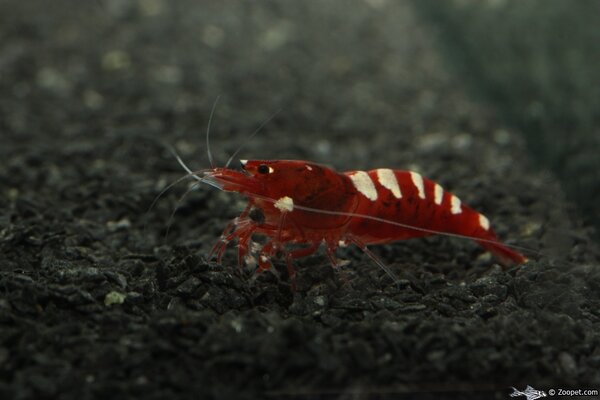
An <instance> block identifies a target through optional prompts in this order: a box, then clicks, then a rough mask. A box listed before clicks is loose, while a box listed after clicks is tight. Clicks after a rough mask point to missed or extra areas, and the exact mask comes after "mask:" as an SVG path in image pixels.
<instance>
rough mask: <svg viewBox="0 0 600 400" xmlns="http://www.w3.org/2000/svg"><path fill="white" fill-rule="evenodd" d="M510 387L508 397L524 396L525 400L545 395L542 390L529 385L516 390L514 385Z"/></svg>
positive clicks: (533, 399)
mask: <svg viewBox="0 0 600 400" xmlns="http://www.w3.org/2000/svg"><path fill="white" fill-rule="evenodd" d="M511 389H512V390H513V392H512V393H511V394H510V397H517V396H525V397H526V398H527V400H535V399H539V398H541V397H546V396H547V394H546V392H544V391H543V390H536V389H534V388H532V387H531V386H529V385H527V387H526V388H525V390H523V391H520V390H517V389H515V388H514V387H513V388H511Z"/></svg>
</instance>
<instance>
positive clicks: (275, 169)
mask: <svg viewBox="0 0 600 400" xmlns="http://www.w3.org/2000/svg"><path fill="white" fill-rule="evenodd" d="M179 161H180V163H181V164H182V165H183V166H184V168H186V170H187V171H188V172H189V173H190V174H191V175H192V176H194V178H196V179H197V180H199V181H202V182H205V183H208V184H210V185H212V186H215V187H217V188H219V189H222V190H225V191H229V192H237V193H240V194H242V195H244V196H246V197H247V199H248V204H247V206H246V208H245V210H244V211H243V212H242V214H241V215H240V216H239V217H237V218H235V219H234V220H233V221H232V222H231V223H230V224H229V225H228V226H227V228H226V229H225V231H224V232H223V234H222V236H221V239H220V240H219V241H218V243H217V244H216V245H215V246H214V247H213V249H212V251H211V257H212V256H213V255H215V254H216V257H217V260H218V261H219V262H220V260H221V258H222V256H223V253H224V251H225V249H226V247H227V245H228V244H229V243H230V242H231V241H233V240H237V241H238V263H239V264H240V265H242V263H244V262H247V261H249V260H254V257H253V255H252V251H253V250H254V249H253V247H254V246H252V241H251V237H252V235H254V234H260V235H264V236H265V237H267V238H268V241H267V242H266V243H265V244H264V245H263V246H262V248H261V249H260V250H258V270H259V271H262V270H267V269H269V268H271V259H272V258H273V257H274V256H280V257H281V256H282V257H284V258H285V260H286V262H287V267H288V271H289V275H290V278H291V279H292V280H293V277H294V274H295V272H294V268H293V260H294V259H297V258H301V257H305V256H308V255H310V254H312V253H314V252H315V251H316V250H317V249H318V248H319V246H320V245H321V244H322V243H323V244H324V246H325V249H326V254H327V256H328V258H329V260H330V261H331V263H332V264H333V266H334V267H335V266H337V265H338V260H337V258H336V257H335V251H336V249H337V248H338V247H339V246H345V245H347V244H354V245H356V246H358V247H359V248H361V249H362V250H363V251H364V252H365V253H366V254H367V255H369V256H370V257H371V258H372V259H373V260H374V261H375V262H376V263H377V264H379V265H380V266H382V267H383V268H384V269H385V270H386V272H388V274H390V275H391V276H392V278H394V279H397V278H395V275H394V274H393V273H392V272H391V271H390V270H389V269H388V268H387V267H386V266H385V265H384V264H383V263H382V262H381V261H379V260H378V259H377V258H376V257H375V256H374V254H373V253H372V252H371V251H370V250H369V249H368V248H367V246H368V245H372V244H383V243H390V242H395V241H399V240H404V239H410V238H414V237H422V236H427V235H433V234H444V235H449V236H457V237H463V238H470V239H473V240H475V241H476V242H477V243H479V244H480V245H481V246H483V247H484V248H485V249H487V250H489V251H490V252H491V253H492V254H493V255H494V256H495V257H496V258H497V259H498V261H499V262H500V263H501V264H502V265H504V266H510V265H517V264H522V263H524V262H525V261H526V260H527V259H526V258H525V257H524V256H523V255H522V254H520V253H518V252H516V251H515V250H512V249H510V248H508V247H507V246H505V245H503V244H502V243H500V242H499V241H498V239H497V237H496V234H495V233H494V231H493V230H492V229H491V227H490V223H489V220H488V219H487V218H486V217H485V216H483V215H482V214H480V213H478V212H477V211H475V210H473V209H472V208H470V207H468V206H466V205H465V204H463V203H462V202H461V201H460V200H459V198H458V197H457V196H455V195H454V194H452V193H450V192H447V191H445V190H444V189H443V188H442V187H441V186H440V185H439V184H437V183H435V182H433V181H430V180H428V179H425V178H423V177H422V176H421V175H420V174H418V173H416V172H411V171H401V170H392V169H387V168H381V169H374V170H370V171H366V172H365V171H348V172H342V173H339V172H336V171H334V170H333V169H331V168H328V167H326V166H324V165H319V164H316V163H312V162H307V161H294V160H275V161H273V160H249V161H248V160H241V164H242V170H241V171H237V170H233V169H229V168H227V166H226V167H225V168H212V169H210V170H207V171H204V172H202V173H203V174H204V175H203V176H201V175H198V174H200V173H193V172H192V171H190V170H189V169H188V168H187V167H185V165H184V164H183V162H182V161H181V160H180V159H179ZM227 165H229V162H228V163H227Z"/></svg>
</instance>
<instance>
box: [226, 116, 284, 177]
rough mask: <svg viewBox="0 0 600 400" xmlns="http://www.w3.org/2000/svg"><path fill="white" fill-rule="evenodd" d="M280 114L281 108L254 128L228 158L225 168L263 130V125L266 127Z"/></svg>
mask: <svg viewBox="0 0 600 400" xmlns="http://www.w3.org/2000/svg"><path fill="white" fill-rule="evenodd" d="M280 112H281V108H280V109H279V110H277V111H275V112H274V113H273V114H271V116H270V117H269V118H267V119H266V120H264V121H263V123H262V124H260V126H259V127H258V128H256V130H255V131H254V132H253V133H252V135H250V136H248V138H247V139H246V140H244V143H242V144H241V145H240V147H238V148H237V150H236V151H235V152H234V153H233V154H232V155H231V157H229V160H227V163H226V164H225V168H228V167H229V164H231V162H232V161H233V159H234V157H235V156H237V155H238V153H239V152H240V151H241V150H242V149H243V148H244V146H246V145H247V144H248V142H249V141H250V139H252V138H253V137H254V136H256V135H257V134H258V132H260V130H261V129H262V128H264V127H265V125H267V124H268V123H269V122H270V121H271V120H272V119H273V118H275V117H276V116H277V114H279V113H280Z"/></svg>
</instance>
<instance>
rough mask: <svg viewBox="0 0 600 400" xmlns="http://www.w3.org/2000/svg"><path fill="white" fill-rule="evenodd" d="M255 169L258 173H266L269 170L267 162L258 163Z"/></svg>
mask: <svg viewBox="0 0 600 400" xmlns="http://www.w3.org/2000/svg"><path fill="white" fill-rule="evenodd" d="M256 170H257V171H258V173H259V174H268V173H269V172H270V171H269V170H270V168H269V167H268V166H267V164H260V165H259V166H258V168H257V169H256Z"/></svg>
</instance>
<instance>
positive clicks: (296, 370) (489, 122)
mask: <svg viewBox="0 0 600 400" xmlns="http://www.w3.org/2000/svg"><path fill="white" fill-rule="evenodd" d="M49 7H50V6H49V3H47V2H43V1H29V2H15V1H12V2H11V1H7V2H2V3H0V93H1V95H0V135H1V140H2V145H1V147H0V398H3V399H4V398H6V399H29V398H32V399H33V398H35V399H45V398H60V399H75V398H76V399H81V398H134V397H136V398H223V399H226V398H280V397H281V398H314V399H324V398H332V399H350V398H353V399H354V398H357V399H358V398H369V399H370V398H378V399H383V398H390V399H391V398H394V399H395V398H406V399H409V398H431V399H433V398H485V399H490V398H497V399H504V398H508V394H509V393H510V392H511V389H510V387H511V386H515V387H518V388H520V389H523V388H524V387H525V386H526V385H527V384H529V385H531V386H534V387H536V388H537V389H540V390H546V391H548V390H549V389H550V388H559V387H576V388H592V389H600V333H599V332H600V311H599V310H600V295H599V293H600V272H599V269H598V265H599V259H600V256H599V248H598V246H597V244H596V243H594V242H592V241H591V240H590V239H589V238H590V229H589V228H586V227H584V226H583V225H582V223H581V222H580V221H581V219H580V216H579V215H578V214H577V210H576V207H574V206H572V205H570V204H569V203H568V202H567V201H566V200H565V196H564V194H563V190H562V187H561V185H560V184H559V183H558V181H557V180H556V179H555V178H554V177H553V176H552V175H550V174H548V173H545V172H540V171H539V170H538V169H537V168H536V167H535V165H534V164H533V163H532V162H531V161H530V158H529V155H528V153H527V150H526V146H525V144H524V141H523V140H522V139H521V137H522V136H521V134H520V133H519V132H515V131H513V130H512V129H511V128H509V127H507V126H506V125H505V124H504V123H503V122H502V120H501V119H500V118H499V117H498V115H497V112H496V111H495V110H494V109H491V108H488V107H485V106H483V105H481V104H478V103H476V102H474V101H473V100H472V99H471V98H470V95H469V94H467V93H466V92H465V91H464V90H463V87H462V84H461V82H460V81H458V79H457V78H456V77H454V76H453V75H451V74H450V73H449V71H448V68H447V67H446V65H445V64H444V59H442V58H441V55H440V54H439V53H438V51H437V47H436V45H435V35H434V32H435V29H434V28H432V26H431V25H429V24H427V23H424V22H423V21H422V20H421V19H420V17H419V16H417V15H416V14H415V12H414V10H413V9H412V8H411V4H410V3H398V2H386V1H375V0H371V1H358V0H352V1H334V2H322V3H318V4H317V3H305V2H276V1H266V2H260V3H254V2H222V3H221V2H219V3H217V2H209V1H206V2H195V1H191V0H186V1H178V2H167V1H161V0H140V1H125V0H123V1H120V0H112V1H98V2H77V3H75V2H70V1H67V0H55V1H53V2H52V6H51V8H49ZM219 95H220V96H221V98H220V101H219V103H218V105H217V108H216V112H215V115H214V119H213V125H212V132H211V135H212V137H211V145H212V150H213V155H214V156H215V158H216V160H217V162H218V163H220V165H222V164H223V163H224V162H225V160H227V158H228V157H229V155H230V154H231V153H232V152H233V151H235V150H236V149H237V148H238V147H239V146H240V145H242V144H244V145H245V148H244V149H243V150H242V151H241V157H242V158H298V159H309V160H313V161H316V162H323V163H327V164H330V165H332V166H334V167H336V168H338V169H340V170H345V169H367V168H375V167H379V166H388V167H394V168H406V169H416V170H418V171H421V172H422V173H423V174H424V175H425V176H428V177H431V178H433V179H435V180H437V181H439V182H440V183H441V184H442V185H443V186H444V187H447V188H448V189H451V190H452V191H454V192H456V193H458V194H459V195H460V197H461V198H462V199H463V201H465V202H466V203H468V204H470V205H472V206H473V207H475V208H477V209H479V210H481V211H482V212H484V213H485V214H486V215H488V216H489V218H490V220H491V221H492V223H493V225H494V227H495V229H496V231H497V232H498V234H499V235H500V236H501V237H502V238H503V239H505V240H506V242H508V243H510V244H514V245H518V246H524V247H527V248H531V249H534V251H532V252H529V256H530V257H531V262H529V263H528V264H527V265H525V266H523V267H522V268H520V269H512V270H502V269H501V268H500V267H499V266H498V265H496V264H495V262H494V260H493V259H492V258H491V257H490V256H489V255H488V254H485V253H483V252H482V250H481V249H480V248H479V247H477V246H476V245H474V244H473V243H470V242H468V241H460V240H455V239H450V238H443V237H433V238H427V239H419V240H411V241H406V242H403V243H398V244H395V245H389V246H379V247H374V248H373V250H374V251H375V252H376V253H377V254H378V255H379V256H380V257H381V259H382V260H384V261H385V262H386V263H387V265H389V267H390V268H391V269H393V270H394V271H396V272H397V273H398V274H401V275H402V278H403V279H402V280H401V282H400V284H398V285H394V284H393V282H392V281H391V280H390V278H389V277H388V276H387V275H386V274H385V273H384V272H383V271H382V270H381V269H380V268H378V267H377V266H376V265H373V263H372V262H370V261H369V259H368V258H367V257H366V256H364V255H362V254H361V253H360V252H359V251H357V250H356V249H348V250H346V251H342V252H340V256H341V257H343V258H345V259H347V260H349V261H350V263H349V265H348V266H346V267H344V274H343V275H342V274H340V273H338V272H336V271H334V270H333V269H332V268H331V267H330V266H329V264H328V262H327V259H326V257H324V256H323V255H322V254H320V255H316V256H312V257H308V258H305V259H303V260H300V261H299V262H298V263H297V268H298V278H297V286H298V287H297V290H296V291H295V292H293V291H292V290H291V289H290V284H289V281H288V279H287V276H286V273H285V266H284V265H279V264H280V263H277V270H278V271H279V273H278V276H276V275H275V274H270V273H265V274H262V275H260V276H258V277H252V273H251V272H250V271H248V270H246V269H243V270H242V269H239V268H237V267H236V261H235V253H234V251H231V253H229V252H228V253H227V254H226V257H225V259H224V262H223V263H222V265H216V264H215V263H214V262H208V261H207V260H206V258H205V256H206V254H207V253H208V251H209V250H210V248H211V246H212V245H213V244H214V243H215V240H216V239H217V238H218V236H219V234H220V231H221V230H222V229H223V228H224V227H225V225H226V224H227V222H228V220H230V219H231V218H233V217H234V216H235V215H236V214H237V213H239V211H240V210H241V209H242V207H243V200H242V199H241V198H240V197H239V196H236V195H235V194H226V193H220V192H218V191H216V190H214V189H213V188H208V187H207V188H202V189H201V190H198V191H194V192H193V193H191V194H189V195H188V196H187V197H186V198H185V199H184V200H183V201H179V199H180V198H181V196H182V195H183V194H184V193H185V192H186V189H187V188H186V186H185V184H181V185H178V186H176V187H174V188H172V189H170V190H169V191H167V192H166V194H164V195H163V196H162V197H161V198H160V199H159V200H158V201H157V202H156V204H155V205H154V207H153V208H152V209H151V210H150V211H147V210H148V208H149V206H150V205H151V203H152V202H153V200H154V199H156V197H157V195H158V194H159V193H160V192H161V191H162V190H163V189H164V188H165V187H166V186H167V185H168V184H169V183H171V182H173V181H174V180H176V179H177V178H178V177H179V176H181V175H182V174H183V171H182V170H181V168H180V167H179V165H178V164H177V162H176V160H174V158H173V157H172V155H171V154H170V153H169V151H168V150H167V149H166V147H165V146H164V144H169V145H172V146H174V147H175V148H176V149H177V150H178V152H179V153H180V154H181V155H182V157H183V158H184V159H185V160H186V161H187V162H189V163H190V165H191V166H192V167H193V168H206V167H207V166H208V165H209V163H208V161H207V158H206V155H205V154H206V153H205V152H206V147H205V144H204V140H205V134H204V132H205V127H206V124H207V122H208V117H209V115H210V110H211V107H212V105H213V103H214V101H215V99H216V98H217V97H218V96H219ZM279 109H281V111H280V112H279V113H278V114H277V115H276V117H275V118H274V119H273V120H272V121H271V122H269V123H268V124H267V125H266V127H265V128H264V129H263V130H262V132H261V133H260V134H259V135H258V136H256V137H255V138H253V139H251V140H248V137H249V135H250V134H251V132H253V131H254V129H256V127H257V126H259V125H260V124H261V122H263V121H264V120H266V119H267V118H268V117H269V116H270V115H271V114H273V113H274V112H276V111H277V110H279ZM176 207H178V210H177V213H176V214H175V215H174V216H173V218H172V219H171V214H172V212H173V210H174V209H175V208H176ZM167 231H168V234H167Z"/></svg>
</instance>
